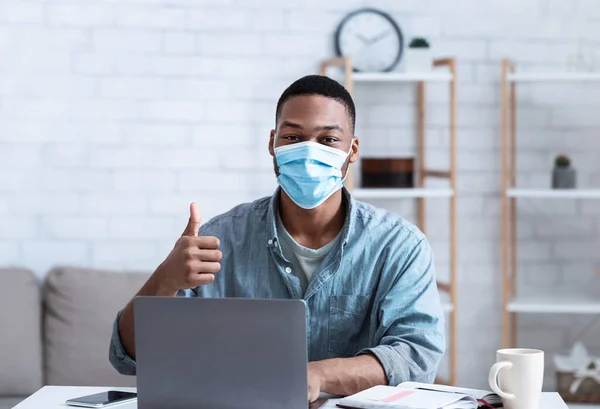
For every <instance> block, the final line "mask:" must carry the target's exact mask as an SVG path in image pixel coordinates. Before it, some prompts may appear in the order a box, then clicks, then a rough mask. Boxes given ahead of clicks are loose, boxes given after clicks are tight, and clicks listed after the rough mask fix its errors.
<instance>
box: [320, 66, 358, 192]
mask: <svg viewBox="0 0 600 409" xmlns="http://www.w3.org/2000/svg"><path fill="white" fill-rule="evenodd" d="M329 67H343V68H344V87H345V88H346V90H347V91H348V92H349V93H350V95H352V94H353V92H354V77H353V75H352V74H353V70H352V59H351V58H350V57H337V58H331V59H329V60H325V61H323V62H322V63H321V69H320V70H319V71H320V74H321V75H327V69H328V68H329ZM345 185H346V188H347V189H348V190H350V191H352V190H353V189H354V166H350V167H349V168H348V175H347V176H346V182H345Z"/></svg>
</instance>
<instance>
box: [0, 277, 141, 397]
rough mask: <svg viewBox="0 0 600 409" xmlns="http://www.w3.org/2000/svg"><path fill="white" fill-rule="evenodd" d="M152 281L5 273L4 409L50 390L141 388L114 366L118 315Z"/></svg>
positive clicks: (1, 291) (1, 318)
mask: <svg viewBox="0 0 600 409" xmlns="http://www.w3.org/2000/svg"><path fill="white" fill-rule="evenodd" d="M147 278H148V274H147V273H129V272H128V273H124V272H109V271H100V270H90V269H81V268H69V267H64V268H55V269H53V270H52V271H51V272H50V273H49V274H48V275H47V278H46V280H45V281H44V282H41V281H40V280H38V279H37V278H36V276H35V275H34V274H33V273H32V272H30V271H28V270H24V269H19V268H4V269H0V409H6V408H12V407H13V406H14V405H16V404H17V403H18V402H20V401H21V400H23V399H24V398H26V397H27V396H28V395H30V394H32V393H33V392H35V391H37V390H38V389H39V388H41V387H42V386H43V385H91V386H135V378H134V377H126V376H123V375H119V374H118V373H117V372H116V371H115V370H114V369H113V368H112V366H111V365H110V363H109V362H108V346H109V341H110V334H111V331H112V323H113V320H114V318H115V315H116V313H117V311H118V310H119V309H120V308H122V307H123V306H124V305H125V303H126V302H127V301H128V300H129V299H130V298H131V297H132V296H133V295H134V294H135V292H136V291H137V290H138V289H139V288H140V287H141V286H142V284H143V283H144V282H145V281H146V279H147Z"/></svg>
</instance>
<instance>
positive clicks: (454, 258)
mask: <svg viewBox="0 0 600 409" xmlns="http://www.w3.org/2000/svg"><path fill="white" fill-rule="evenodd" d="M450 72H451V73H452V82H451V83H450V187H451V188H452V197H451V198H450V282H451V283H452V285H451V286H450V299H451V300H452V304H453V305H454V309H453V310H452V313H451V315H450V337H451V342H452V350H451V352H450V368H451V373H450V382H451V384H452V385H456V381H457V379H456V378H457V375H456V354H457V347H456V345H457V344H456V338H457V334H456V333H457V322H456V321H457V319H456V301H457V294H456V287H457V285H456V280H457V264H458V248H457V247H458V232H457V220H456V212H457V203H456V200H457V197H456V196H457V193H456V188H457V186H456V121H457V119H456V112H457V107H456V60H455V59H454V58H452V59H451V60H450Z"/></svg>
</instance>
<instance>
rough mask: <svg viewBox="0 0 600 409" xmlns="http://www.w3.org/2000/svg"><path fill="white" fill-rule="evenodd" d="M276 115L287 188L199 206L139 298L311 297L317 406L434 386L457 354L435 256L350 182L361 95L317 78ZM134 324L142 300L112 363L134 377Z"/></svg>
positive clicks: (278, 161) (118, 329)
mask: <svg viewBox="0 0 600 409" xmlns="http://www.w3.org/2000/svg"><path fill="white" fill-rule="evenodd" d="M275 119H276V128H275V129H274V130H272V131H271V137H270V140H269V151H270V153H271V155H272V156H273V163H274V166H275V173H276V175H277V180H278V182H279V185H280V188H279V189H278V190H277V191H276V192H275V194H274V195H273V196H272V197H270V198H263V199H260V200H257V201H255V202H253V203H248V204H242V205H240V206H237V207H235V208H234V209H232V210H230V211H229V212H227V213H225V214H223V215H221V216H217V217H215V218H214V219H212V220H211V221H209V222H208V223H206V224H204V225H202V226H201V225H200V211H199V208H198V205H197V204H196V203H192V204H191V206H190V218H189V221H188V224H187V227H186V228H185V231H184V232H183V235H182V236H181V237H180V238H179V239H178V240H177V242H176V243H175V247H174V248H173V250H172V251H171V253H170V254H169V255H168V256H167V258H166V259H165V261H164V262H163V263H162V264H161V265H160V266H158V268H157V269H156V271H155V272H154V274H153V275H152V276H151V277H150V279H149V280H148V282H147V283H146V284H145V285H144V286H143V287H142V289H141V290H140V291H139V293H138V295H145V296H149V295H150V296H175V295H176V294H178V293H179V294H180V295H185V296H188V297H249V298H295V299H301V298H302V299H304V300H305V301H306V303H307V305H308V315H309V317H308V328H307V330H308V333H307V334H308V335H307V337H308V339H307V342H308V355H309V360H310V362H309V364H308V378H309V379H308V381H309V382H308V385H309V386H308V389H309V390H308V395H309V400H310V401H311V402H312V401H314V400H315V399H317V397H318V396H319V393H320V392H326V393H330V394H335V395H350V394H353V393H356V392H358V391H361V390H363V389H366V388H369V387H371V386H374V385H379V384H390V385H397V384H399V383H401V382H404V381H409V380H412V381H422V382H432V381H433V380H434V378H435V373H436V370H437V366H438V363H439V361H440V359H441V357H442V356H443V354H444V350H445V339H444V325H443V321H444V320H443V315H442V309H441V303H440V298H439V295H438V292H437V287H436V283H435V271H434V266H433V255H432V252H431V248H430V246H429V244H428V242H427V240H426V239H425V237H424V235H423V234H422V233H421V232H420V231H419V230H418V229H417V228H416V227H415V226H413V225H411V224H409V223H408V222H406V221H405V220H403V219H402V218H400V217H398V216H396V215H393V214H391V213H388V212H386V211H383V210H380V209H376V208H374V207H372V206H370V205H367V204H364V203H360V202H357V201H355V200H354V199H353V198H352V196H351V194H350V193H349V192H348V191H347V190H346V189H345V188H343V180H344V178H345V177H346V174H347V172H348V168H349V166H350V164H351V163H354V162H355V161H356V160H357V159H358V147H359V144H358V138H357V137H355V136H354V124H355V108H354V103H353V101H352V98H351V96H350V94H348V92H347V91H346V90H345V89H344V87H342V86H341V85H340V84H338V83H337V82H335V81H333V80H331V79H329V78H327V77H322V76H317V75H311V76H307V77H304V78H301V79H299V80H298V81H296V82H294V83H293V84H292V85H291V86H290V87H289V88H288V89H286V90H285V92H284V93H283V94H282V96H281V98H280V99H279V102H278V103H277V110H276V115H275ZM133 328H134V327H133V307H132V302H130V303H129V304H127V306H126V307H125V308H124V310H123V311H122V312H120V313H119V314H118V315H117V319H116V321H115V326H114V331H113V337H112V342H111V348H110V360H111V362H112V364H113V365H114V367H115V368H116V369H117V370H118V371H119V372H121V373H124V374H132V375H133V374H135V361H134V356H135V343H134V335H135V334H134V330H133ZM198 353H199V354H201V353H204V352H203V351H202V348H201V346H200V345H199V349H198ZM190 358H191V357H190Z"/></svg>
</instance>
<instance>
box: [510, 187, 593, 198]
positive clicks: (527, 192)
mask: <svg viewBox="0 0 600 409" xmlns="http://www.w3.org/2000/svg"><path fill="white" fill-rule="evenodd" d="M506 193H507V196H508V197H528V198H543V199H600V189H508V190H507V192H506Z"/></svg>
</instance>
